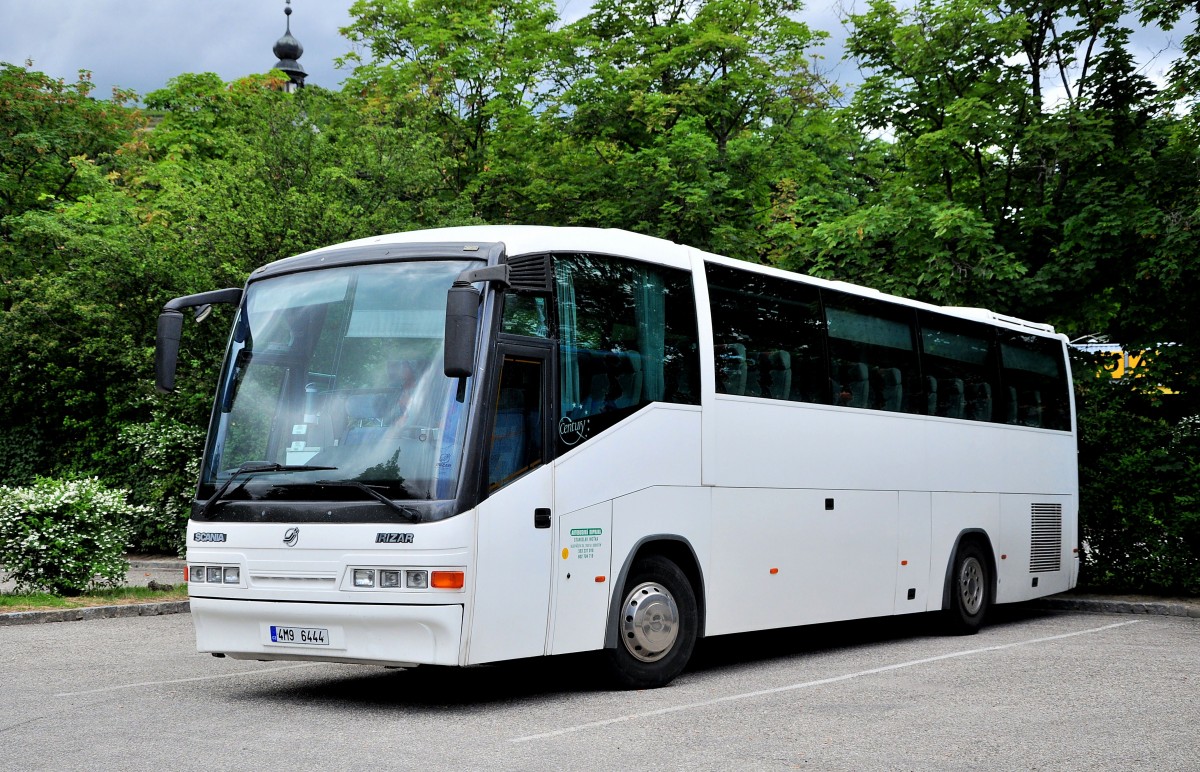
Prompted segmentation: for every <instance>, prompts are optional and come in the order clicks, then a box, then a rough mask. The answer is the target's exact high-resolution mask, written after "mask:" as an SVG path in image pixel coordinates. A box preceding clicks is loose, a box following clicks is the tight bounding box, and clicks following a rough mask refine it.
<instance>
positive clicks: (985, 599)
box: [945, 541, 992, 635]
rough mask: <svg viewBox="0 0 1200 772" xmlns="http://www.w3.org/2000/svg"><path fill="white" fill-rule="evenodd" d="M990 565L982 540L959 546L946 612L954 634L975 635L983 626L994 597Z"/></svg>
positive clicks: (947, 620) (952, 569) (955, 555)
mask: <svg viewBox="0 0 1200 772" xmlns="http://www.w3.org/2000/svg"><path fill="white" fill-rule="evenodd" d="M989 565H990V564H989V563H988V560H987V556H986V555H985V554H984V552H983V547H981V546H980V545H979V542H976V541H969V542H965V543H963V544H961V545H959V547H958V551H957V552H956V553H955V554H954V565H953V567H952V568H951V573H950V607H949V608H948V609H947V610H946V613H945V617H946V626H947V627H948V628H949V631H950V632H951V633H955V634H958V635H973V634H974V633H977V632H979V628H980V627H981V626H982V625H983V618H984V616H986V615H987V610H988V606H989V605H990V603H991V599H992V577H991V570H990V569H989V568H988V566H989Z"/></svg>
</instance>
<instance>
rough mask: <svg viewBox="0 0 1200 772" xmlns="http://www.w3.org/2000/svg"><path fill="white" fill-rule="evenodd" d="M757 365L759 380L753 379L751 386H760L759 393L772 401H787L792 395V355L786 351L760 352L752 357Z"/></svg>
mask: <svg viewBox="0 0 1200 772" xmlns="http://www.w3.org/2000/svg"><path fill="white" fill-rule="evenodd" d="M751 361H752V362H754V363H755V364H756V365H757V370H758V373H757V376H758V377H757V380H755V379H753V378H751V379H750V383H751V384H757V385H758V391H759V393H760V394H761V395H762V396H764V397H768V398H770V399H787V398H788V396H789V395H790V394H791V393H792V355H791V354H789V353H788V352H786V351H780V350H776V351H760V352H759V353H758V354H756V355H755V356H753V357H751Z"/></svg>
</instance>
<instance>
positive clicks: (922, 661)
mask: <svg viewBox="0 0 1200 772" xmlns="http://www.w3.org/2000/svg"><path fill="white" fill-rule="evenodd" d="M1141 621H1142V620H1140V619H1134V620H1132V621H1129V622H1116V623H1114V624H1111V625H1104V626H1103V627H1093V628H1090V629H1088V630H1077V631H1075V632H1073V633H1063V634H1062V635H1051V636H1048V637H1046V638H1032V639H1030V640H1027V641H1016V642H1014V643H1004V644H1000V645H998V646H985V647H984V648H981V649H968V650H966V651H955V652H951V653H949V654H941V655H939V656H936V657H926V658H925V659H914V660H911V661H909V662H897V663H896V664H894V665H884V666H883V667H873V668H871V669H870V670H860V671H858V672H857V673H846V674H844V675H839V676H833V677H832V678H822V679H820V680H817V681H805V682H804V683H799V684H789V685H787V686H776V687H775V688H773V689H760V690H759V691H755V692H744V693H742V694H730V695H727V696H725V697H716V698H714V699H711V700H704V701H702V702H690V703H687V704H684V705H675V706H673V707H669V708H659V709H658V710H648V711H645V712H644V713H631V714H629V715H626V716H617V717H615V718H606V719H604V720H602V721H591V722H589V723H586V724H577V725H575V726H568V727H563V728H562V729H555V730H554V731H553V732H542V733H540V734H531V735H526V736H524V737H510V738H509V742H514V743H524V742H530V741H531V740H545V739H548V738H551V737H559V736H560V735H564V734H573V733H575V732H582V731H585V730H587V729H595V728H597V727H602V726H609V725H610V724H620V723H622V722H625V721H636V720H638V719H642V718H650V717H652V716H662V715H666V714H668V713H679V712H681V711H685V710H692V709H694V708H704V707H708V706H709V705H719V704H721V703H723V702H734V701H736V700H747V699H750V698H752V697H762V696H764V695H768V694H779V693H780V692H790V691H795V690H796V689H808V688H809V687H813V686H824V685H825V684H832V683H837V682H838V681H849V680H851V679H853V678H861V677H862V676H868V675H875V674H876V673H886V672H888V671H891V670H900V669H903V668H906V667H914V666H916V665H925V664H928V663H930V662H940V661H941V660H944V659H955V658H957V657H969V656H972V655H974V654H983V653H986V652H989V651H1002V650H1004V649H1011V648H1015V647H1017V646H1030V645H1033V644H1035V643H1046V642H1047V641H1058V640H1061V639H1063V638H1073V637H1075V636H1077V635H1090V634H1092V633H1099V632H1103V631H1105V630H1112V629H1113V628H1116V627H1124V626H1125V625H1136V624H1137V623H1138V622H1141Z"/></svg>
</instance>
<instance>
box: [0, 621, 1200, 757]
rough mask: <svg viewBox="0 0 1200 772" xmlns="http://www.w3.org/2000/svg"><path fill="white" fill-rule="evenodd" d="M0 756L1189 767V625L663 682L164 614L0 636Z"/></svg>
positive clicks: (929, 637)
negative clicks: (353, 656) (283, 654)
mask: <svg viewBox="0 0 1200 772" xmlns="http://www.w3.org/2000/svg"><path fill="white" fill-rule="evenodd" d="M0 658H2V660H3V668H2V669H3V672H4V683H3V687H2V695H3V696H2V697H0V768H2V769H13V770H18V769H19V770H32V769H129V770H137V769H156V770H158V769H171V770H192V769H196V770H200V769H203V770H214V769H256V770H257V769H263V768H271V769H318V770H319V769H329V770H333V769H349V768H358V769H416V768H420V769H434V770H436V769H451V768H453V769H458V770H462V769H480V768H484V767H486V768H488V769H493V770H502V769H504V770H507V769H547V770H550V769H554V770H558V769H580V770H585V769H586V770H593V769H599V770H607V769H626V768H638V769H713V770H716V769H722V770H725V769H834V770H864V769H889V770H890V769H915V770H925V769H932V770H939V769H945V770H961V769H988V770H993V769H1047V770H1065V769H1080V770H1083V769H1112V770H1127V769H1153V770H1195V769H1198V768H1200V734H1198V733H1197V731H1196V727H1195V722H1196V718H1197V716H1200V620H1197V619H1194V618H1187V617H1169V616H1133V615H1128V614H1124V615H1116V614H1097V613H1080V612H1061V611H1044V610H1037V609H1032V608H1017V609H1003V610H1001V611H1000V612H998V613H997V614H996V618H995V619H994V621H993V623H992V624H991V625H989V626H988V627H986V628H985V629H984V630H983V631H982V632H981V633H979V634H978V635H976V636H971V637H944V636H941V635H939V634H937V633H936V631H935V630H934V628H933V627H932V626H931V625H930V624H929V623H928V620H927V619H925V618H899V619H887V620H875V621H869V622H855V623H845V624H837V625H822V626H817V627H808V628H796V629H791V630H784V631H775V632H768V633H756V634H752V635H739V636H725V637H720V638H713V639H709V640H707V641H704V642H703V643H702V645H701V647H700V649H699V650H698V652H697V657H696V659H695V661H694V663H693V666H692V667H691V668H690V669H689V670H688V671H686V672H685V673H684V674H683V676H681V677H680V678H679V679H678V680H677V681H676V682H675V683H674V684H673V685H672V686H671V687H669V688H666V689H660V690H655V691H644V692H616V691H610V690H608V689H607V688H606V686H605V684H604V683H603V681H602V680H600V679H599V677H598V671H597V668H596V662H595V661H594V660H593V659H591V658H589V657H570V658H560V659H552V660H541V659H539V660H527V661H521V662H514V663H507V664H502V665H497V666H489V667H477V668H469V669H461V670H460V669H449V670H438V669H426V668H419V669H416V670H411V671H405V670H385V669H380V668H369V667H359V666H348V665H329V664H306V663H283V662H274V663H266V662H263V663H259V662H234V661H231V660H227V659H214V658H212V657H209V656H207V655H199V654H197V653H195V651H194V643H193V639H192V628H191V619H190V616H189V615H187V614H173V615H168V616H157V617H133V618H117V619H96V620H91V621H86V622H75V623H59V624H39V625H19V626H9V627H0Z"/></svg>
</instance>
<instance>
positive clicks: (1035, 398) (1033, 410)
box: [1021, 389, 1042, 427]
mask: <svg viewBox="0 0 1200 772" xmlns="http://www.w3.org/2000/svg"><path fill="white" fill-rule="evenodd" d="M1021 413H1022V415H1021V417H1022V419H1023V423H1024V424H1025V425H1026V426H1038V427H1040V426H1041V425H1042V392H1041V391H1039V390H1038V389H1030V390H1029V391H1027V392H1026V393H1025V401H1024V402H1023V403H1022V405H1021Z"/></svg>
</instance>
